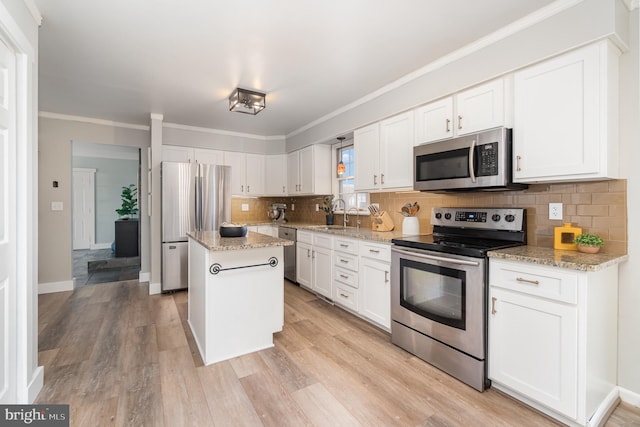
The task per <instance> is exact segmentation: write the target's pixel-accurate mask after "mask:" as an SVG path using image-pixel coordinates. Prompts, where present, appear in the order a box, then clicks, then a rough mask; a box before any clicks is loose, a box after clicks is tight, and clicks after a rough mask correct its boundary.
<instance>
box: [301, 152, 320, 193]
mask: <svg viewBox="0 0 640 427" xmlns="http://www.w3.org/2000/svg"><path fill="white" fill-rule="evenodd" d="M299 154H300V163H299V169H298V171H299V172H298V173H299V178H298V179H299V181H300V183H299V184H300V187H299V188H300V193H302V194H313V192H314V186H313V184H314V182H313V181H314V171H315V167H316V165H315V164H314V163H313V147H307V148H303V149H302V150H300V153H299Z"/></svg>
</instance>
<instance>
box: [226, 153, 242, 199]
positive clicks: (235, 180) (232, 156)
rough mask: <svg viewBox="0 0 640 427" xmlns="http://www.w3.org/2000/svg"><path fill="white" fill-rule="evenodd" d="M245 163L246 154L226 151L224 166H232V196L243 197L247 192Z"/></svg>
mask: <svg viewBox="0 0 640 427" xmlns="http://www.w3.org/2000/svg"><path fill="white" fill-rule="evenodd" d="M245 163H246V154H244V153H236V152H230V151H225V153H224V164H225V166H231V194H233V195H234V196H243V195H244V194H245V192H246V190H245V188H244V187H245V175H246V172H245Z"/></svg>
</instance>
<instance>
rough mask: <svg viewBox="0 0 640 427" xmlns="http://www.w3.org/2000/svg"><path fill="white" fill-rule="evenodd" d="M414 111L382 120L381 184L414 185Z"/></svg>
mask: <svg viewBox="0 0 640 427" xmlns="http://www.w3.org/2000/svg"><path fill="white" fill-rule="evenodd" d="M414 138H415V133H414V126H413V111H409V112H407V113H404V114H399V115H397V116H394V117H391V118H389V119H387V120H383V121H382V122H380V186H381V187H382V188H402V187H413V169H412V168H411V167H407V165H411V164H412V162H413V145H414V144H413V141H414Z"/></svg>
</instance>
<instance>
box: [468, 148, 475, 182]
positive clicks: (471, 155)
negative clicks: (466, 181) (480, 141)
mask: <svg viewBox="0 0 640 427" xmlns="http://www.w3.org/2000/svg"><path fill="white" fill-rule="evenodd" d="M475 152H476V140H475V139H474V140H472V141H471V147H469V175H471V182H473V183H475V182H476V171H475V170H474V167H473V165H474V163H475V159H474V155H475Z"/></svg>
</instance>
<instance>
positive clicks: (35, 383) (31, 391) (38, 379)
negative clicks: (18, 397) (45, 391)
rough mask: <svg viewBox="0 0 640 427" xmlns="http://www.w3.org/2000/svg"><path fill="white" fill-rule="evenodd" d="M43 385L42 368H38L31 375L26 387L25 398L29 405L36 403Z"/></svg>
mask: <svg viewBox="0 0 640 427" xmlns="http://www.w3.org/2000/svg"><path fill="white" fill-rule="evenodd" d="M43 385H44V367H43V366H38V367H37V368H36V371H35V373H34V375H33V379H32V380H31V383H29V386H28V387H27V397H28V399H29V404H32V403H33V402H35V401H36V398H37V397H38V393H40V390H42V386H43Z"/></svg>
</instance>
